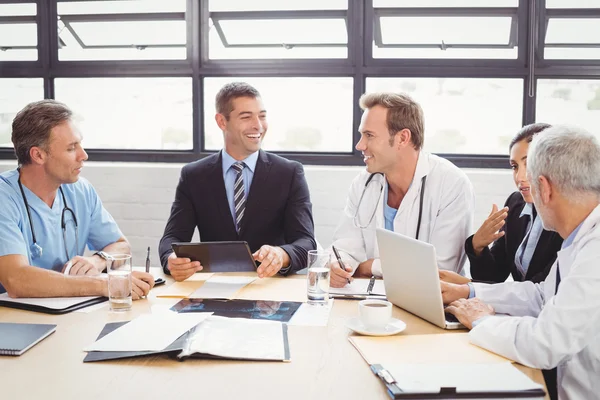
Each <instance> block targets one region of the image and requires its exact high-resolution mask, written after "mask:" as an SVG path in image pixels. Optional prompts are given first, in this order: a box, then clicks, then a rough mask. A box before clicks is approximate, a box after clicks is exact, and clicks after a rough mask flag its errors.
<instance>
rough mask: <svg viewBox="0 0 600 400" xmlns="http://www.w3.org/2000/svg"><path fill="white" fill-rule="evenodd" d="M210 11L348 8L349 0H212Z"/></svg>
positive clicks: (209, 6)
mask: <svg viewBox="0 0 600 400" xmlns="http://www.w3.org/2000/svg"><path fill="white" fill-rule="evenodd" d="M208 8H209V10H210V11H277V10H346V9H347V8H348V0H327V1H323V0H286V1H281V0H252V1H248V0H210V2H209V3H208Z"/></svg>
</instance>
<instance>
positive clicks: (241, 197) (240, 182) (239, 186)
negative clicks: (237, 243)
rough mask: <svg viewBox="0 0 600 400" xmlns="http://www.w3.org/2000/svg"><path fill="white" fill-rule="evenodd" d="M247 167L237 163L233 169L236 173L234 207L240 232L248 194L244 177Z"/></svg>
mask: <svg viewBox="0 0 600 400" xmlns="http://www.w3.org/2000/svg"><path fill="white" fill-rule="evenodd" d="M245 166H246V165H245V164H244V163H243V162H236V163H235V164H233V165H232V167H233V168H234V169H235V171H236V174H237V175H236V176H235V183H234V184H233V207H234V209H235V229H236V230H237V231H238V232H239V231H240V226H241V222H242V218H244V211H245V210H246V194H245V193H244V192H245V190H244V175H243V174H242V171H243V170H244V167H245Z"/></svg>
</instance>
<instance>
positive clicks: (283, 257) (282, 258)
mask: <svg viewBox="0 0 600 400" xmlns="http://www.w3.org/2000/svg"><path fill="white" fill-rule="evenodd" d="M252 257H253V258H254V260H256V261H258V262H259V263H260V265H259V267H258V269H257V270H256V272H257V273H258V277H259V278H268V277H270V276H273V275H275V274H276V273H277V272H279V270H280V269H281V268H283V267H287V266H288V265H290V256H289V255H288V253H286V251H285V250H283V249H282V248H281V247H276V246H269V245H268V244H265V245H263V246H262V247H261V248H260V249H258V250H257V251H256V252H255V253H254V254H252Z"/></svg>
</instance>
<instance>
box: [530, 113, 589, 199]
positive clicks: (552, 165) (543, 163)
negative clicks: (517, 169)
mask: <svg viewBox="0 0 600 400" xmlns="http://www.w3.org/2000/svg"><path fill="white" fill-rule="evenodd" d="M527 173H528V175H529V181H530V183H531V184H532V185H534V187H535V189H539V181H538V179H537V178H539V177H540V176H544V177H546V178H547V179H548V180H549V181H550V182H551V183H552V184H553V185H555V186H556V188H557V190H558V191H559V192H560V193H563V194H569V195H570V196H572V198H573V200H577V199H578V198H579V197H580V196H586V195H590V194H592V195H596V196H598V197H599V198H600V143H599V142H598V139H596V137H595V136H593V135H592V134H590V133H589V132H587V131H586V130H584V129H581V128H577V127H573V126H565V125H556V126H553V127H551V128H548V129H545V130H544V134H543V135H536V136H535V137H534V139H533V141H532V143H531V145H530V146H529V152H528V155H527ZM578 195H579V196H578Z"/></svg>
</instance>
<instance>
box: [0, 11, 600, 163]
mask: <svg viewBox="0 0 600 400" xmlns="http://www.w3.org/2000/svg"><path fill="white" fill-rule="evenodd" d="M598 32H600V0H535V1H530V0H486V1H481V0H327V1H323V0H285V1H282V0H252V1H249V0H202V1H200V0H169V1H166V0H23V1H18V0H0V157H3V158H13V157H14V154H13V151H12V149H11V146H12V144H11V143H10V124H11V122H12V119H13V118H14V115H15V114H16V112H18V111H19V110H20V109H21V108H22V107H23V106H25V104H27V103H29V102H31V101H34V100H37V99H40V98H44V97H45V98H56V99H58V100H61V101H64V102H65V103H67V104H68V105H69V106H70V107H71V108H72V109H73V111H74V112H75V115H76V119H77V122H78V124H79V127H80V129H81V132H82V134H83V137H84V145H85V147H86V149H87V150H89V156H90V160H99V161H153V162H189V161H192V160H197V159H200V158H202V157H205V156H207V155H209V154H212V153H214V152H215V151H218V150H219V149H220V148H221V147H222V145H223V135H222V132H221V131H220V130H219V128H218V127H217V125H216V123H215V121H214V115H215V109H214V101H215V95H216V93H217V92H218V90H219V89H220V88H221V87H222V86H223V85H224V84H225V83H227V82H231V81H246V82H248V83H250V84H252V85H254V86H255V87H256V88H257V89H258V90H259V91H260V93H261V95H262V99H263V101H264V104H265V106H266V108H267V112H268V117H267V119H268V122H269V130H268V134H267V135H266V138H265V141H264V144H263V146H264V148H265V149H266V150H269V151H273V152H276V153H279V154H282V155H283V156H285V157H288V158H291V159H295V160H298V161H300V162H303V163H308V164H329V165H363V162H362V157H361V154H360V152H359V151H357V150H356V149H355V145H356V143H357V141H358V140H359V138H360V134H359V132H358V128H359V125H360V119H361V115H362V110H361V109H360V107H359V104H358V102H359V99H360V96H361V95H362V94H363V93H365V92H366V91H394V92H404V93H408V94H409V95H411V96H412V97H413V98H414V99H415V100H416V101H418V102H419V103H420V104H421V105H422V107H423V109H424V113H425V149H426V150H427V151H430V152H433V153H436V154H441V155H442V156H443V157H446V158H448V159H449V160H451V161H452V162H454V163H456V164H457V165H459V166H461V167H494V168H507V166H508V162H507V147H508V143H509V142H510V139H511V138H512V137H513V135H514V134H515V133H516V132H517V131H518V129H519V128H520V127H521V126H522V125H524V124H529V123H533V122H536V121H542V122H543V121H545V122H550V123H553V124H557V123H566V124H574V125H581V126H583V127H585V128H587V129H588V130H591V131H592V132H594V133H596V134H599V133H600V129H598V128H597V126H600V125H599V124H598V123H597V122H600V119H599V116H598V113H600V94H599V93H600V92H599V91H600V89H599V88H600V33H598ZM597 103H598V104H597Z"/></svg>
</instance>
